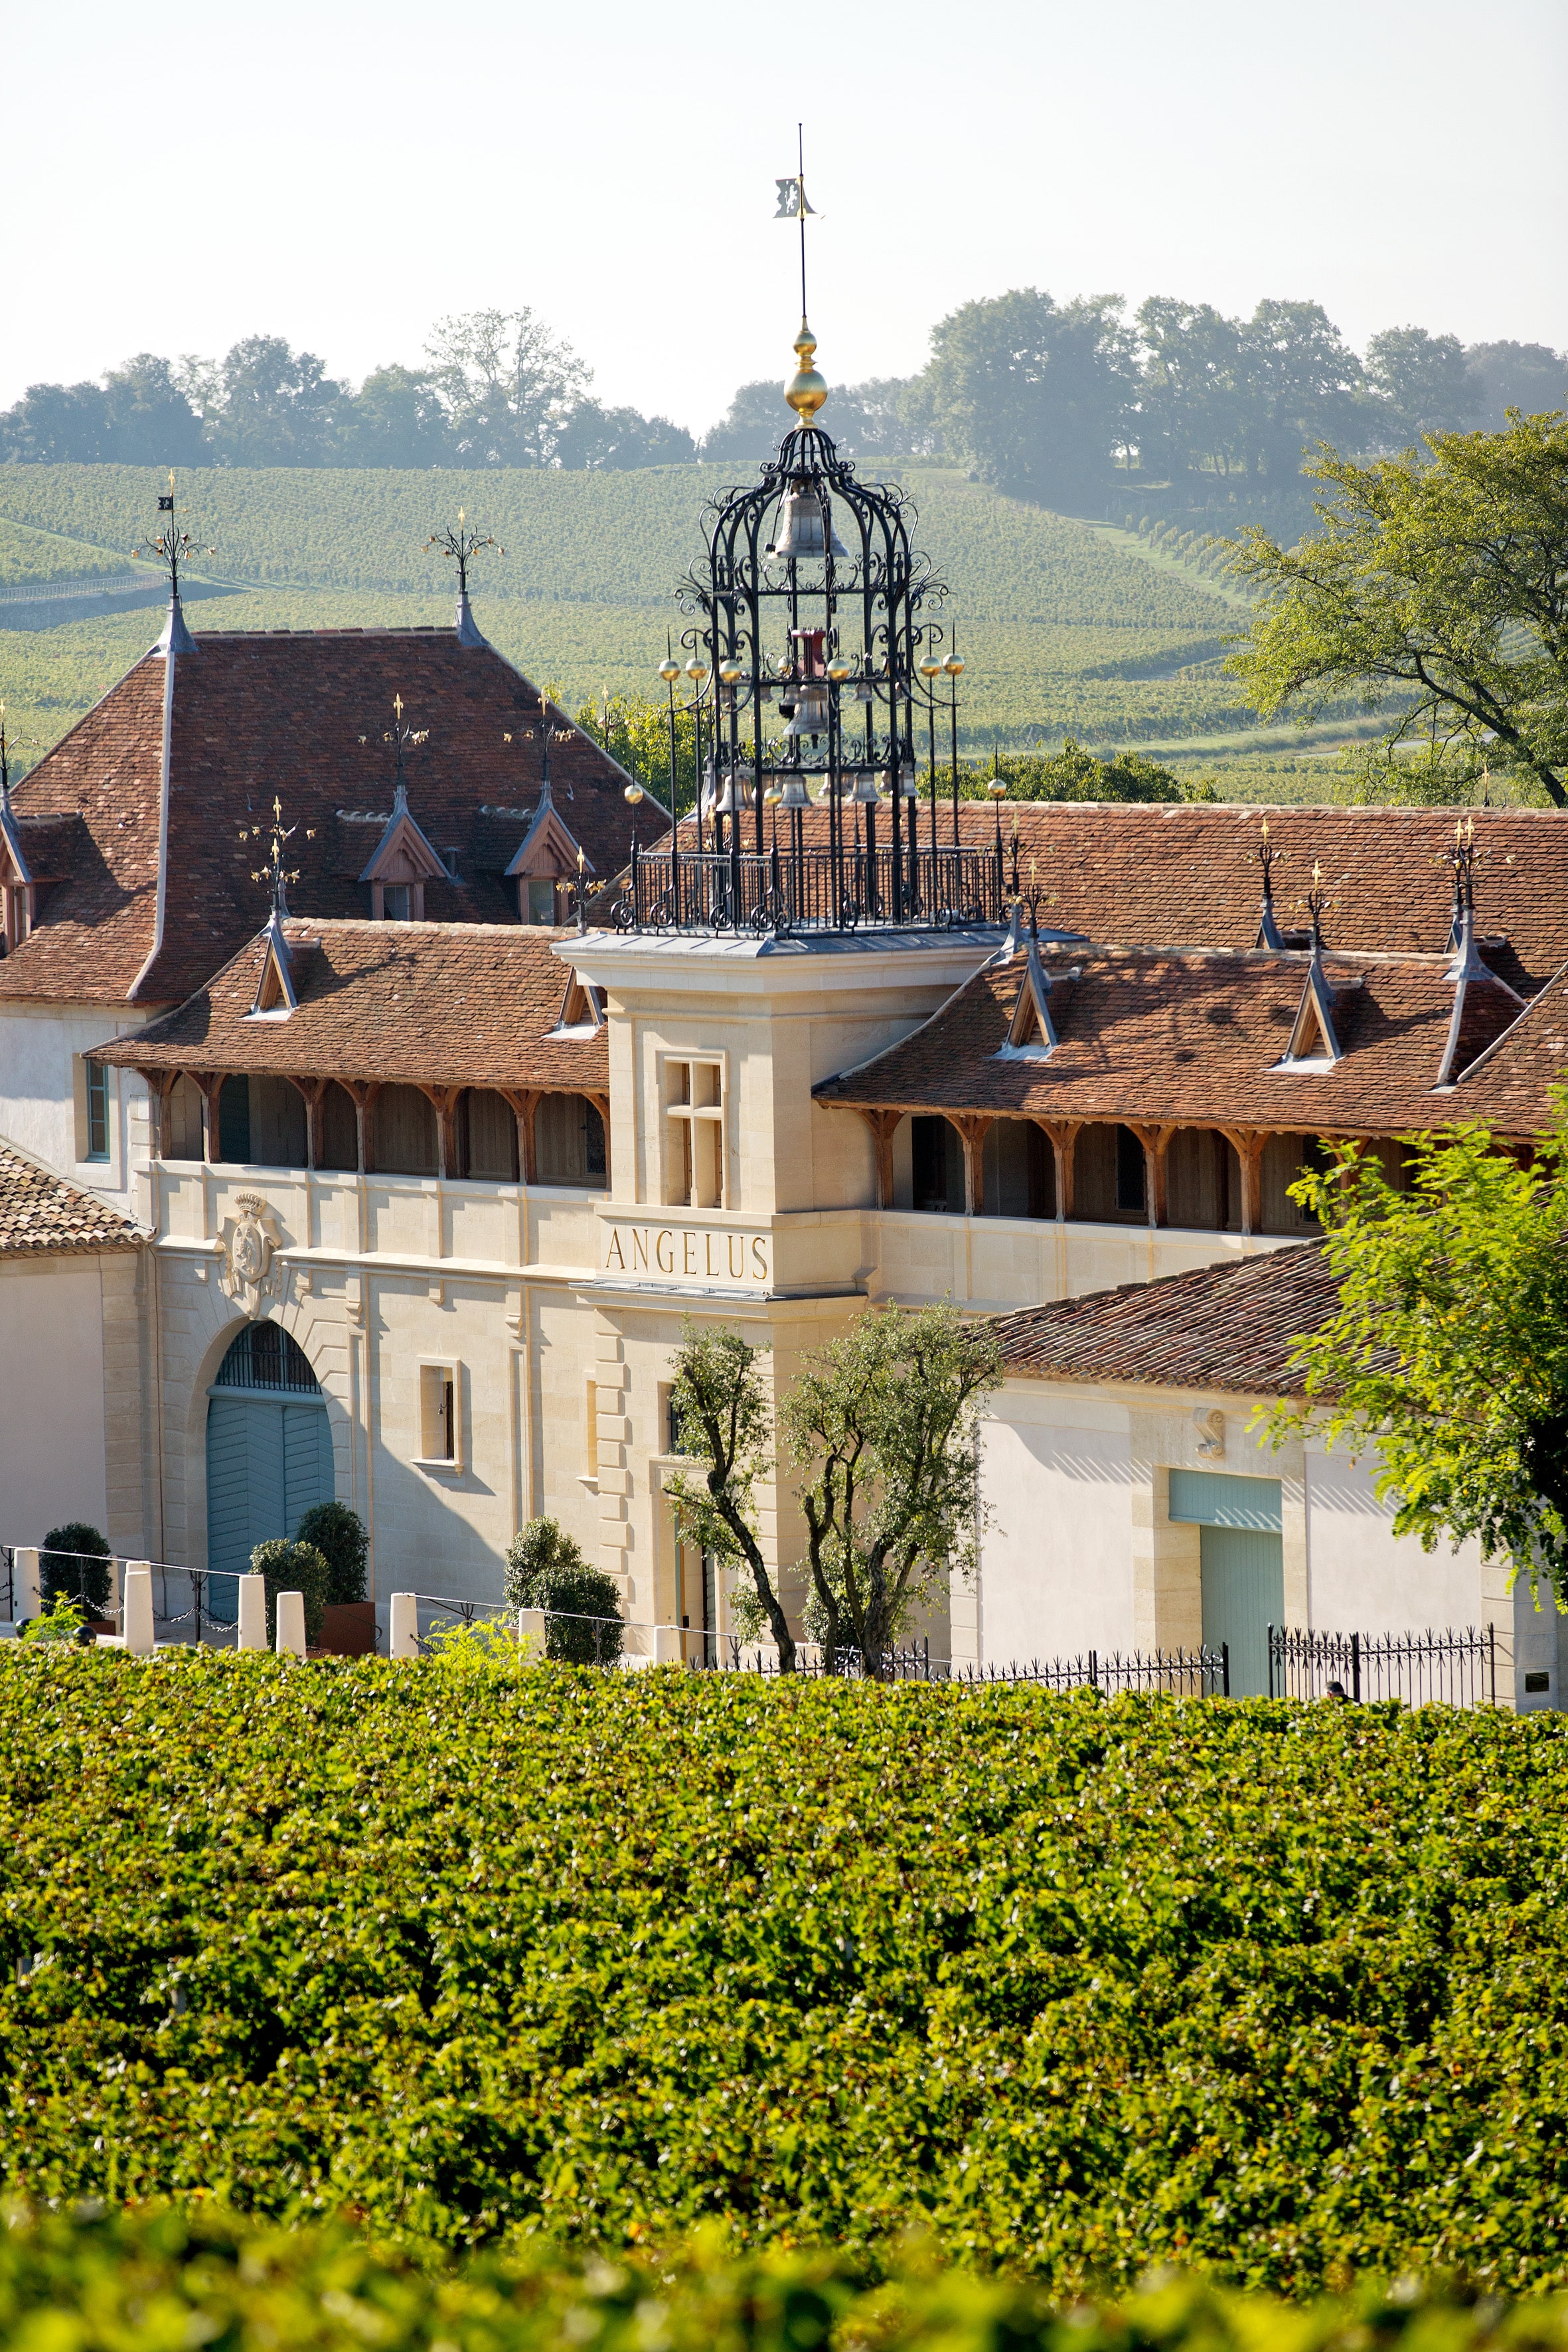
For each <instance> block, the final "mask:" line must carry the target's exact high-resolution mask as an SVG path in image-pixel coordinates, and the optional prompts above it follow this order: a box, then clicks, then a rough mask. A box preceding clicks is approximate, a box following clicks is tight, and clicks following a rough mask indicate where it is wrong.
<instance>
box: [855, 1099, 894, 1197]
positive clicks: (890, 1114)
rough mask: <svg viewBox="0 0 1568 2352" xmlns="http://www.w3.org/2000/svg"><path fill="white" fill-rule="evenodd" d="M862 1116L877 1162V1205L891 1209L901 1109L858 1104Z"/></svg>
mask: <svg viewBox="0 0 1568 2352" xmlns="http://www.w3.org/2000/svg"><path fill="white" fill-rule="evenodd" d="M856 1108H857V1109H858V1110H859V1112H860V1116H861V1118H863V1119H864V1120H865V1122H866V1124H867V1126H868V1128H869V1129H870V1130H871V1150H872V1152H873V1154H874V1156H875V1159H876V1163H877V1206H878V1207H879V1209H890V1208H891V1207H892V1205H893V1138H894V1136H895V1135H896V1134H897V1132H898V1127H899V1121H900V1119H901V1118H902V1117H903V1115H904V1114H903V1112H902V1111H901V1110H888V1109H885V1108H884V1109H878V1110H867V1109H866V1108H864V1107H863V1106H861V1105H859V1104H857V1106H856Z"/></svg>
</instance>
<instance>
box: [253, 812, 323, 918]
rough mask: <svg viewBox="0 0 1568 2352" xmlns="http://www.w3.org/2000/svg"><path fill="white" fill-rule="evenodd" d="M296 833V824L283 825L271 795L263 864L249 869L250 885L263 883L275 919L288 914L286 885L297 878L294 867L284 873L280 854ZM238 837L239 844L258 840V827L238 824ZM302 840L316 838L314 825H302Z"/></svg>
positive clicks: (259, 835) (298, 869)
mask: <svg viewBox="0 0 1568 2352" xmlns="http://www.w3.org/2000/svg"><path fill="white" fill-rule="evenodd" d="M299 830H300V828H299V826H298V825H297V824H289V825H286V824H284V822H283V803H282V802H281V801H280V800H279V798H278V796H277V794H276V793H274V795H273V799H272V823H271V824H270V826H269V827H268V850H267V860H266V863H265V865H262V866H252V868H251V871H250V878H251V880H252V881H253V882H265V883H266V885H267V887H268V895H269V896H270V898H271V900H272V911H273V913H274V914H275V915H277V916H279V917H282V916H284V915H287V913H288V912H289V883H290V882H298V880H299V879H300V868H299V867H298V866H294V867H292V868H290V869H289V870H287V871H286V870H285V868H284V865H283V851H284V847H285V845H286V844H287V843H289V842H290V841H292V840H293V838H294V835H296V834H297V833H298V832H299ZM239 837H240V840H241V842H242V843H245V844H247V845H248V844H249V843H250V842H252V841H259V839H260V838H261V827H260V826H259V825H258V824H253V825H249V826H246V825H241V827H240V829H239ZM305 838H306V840H307V841H314V839H315V838H316V829H315V827H314V825H307V826H306V828H305Z"/></svg>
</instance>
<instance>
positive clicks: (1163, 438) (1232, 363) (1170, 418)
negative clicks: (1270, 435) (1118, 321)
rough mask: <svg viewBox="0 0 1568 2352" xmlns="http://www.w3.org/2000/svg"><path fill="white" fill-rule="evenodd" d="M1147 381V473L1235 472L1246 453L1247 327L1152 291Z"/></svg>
mask: <svg viewBox="0 0 1568 2352" xmlns="http://www.w3.org/2000/svg"><path fill="white" fill-rule="evenodd" d="M1135 323H1136V327H1137V332H1138V339H1139V343H1140V346H1141V358H1142V370H1141V373H1142V386H1141V389H1140V394H1139V403H1138V405H1139V430H1138V446H1139V457H1140V463H1141V466H1142V471H1143V472H1144V473H1146V474H1159V473H1165V472H1169V473H1170V474H1172V475H1178V476H1179V475H1181V474H1183V473H1186V472H1189V471H1191V472H1195V471H1197V470H1198V469H1199V468H1200V467H1202V466H1203V465H1204V463H1205V460H1206V461H1207V463H1208V465H1209V466H1210V467H1212V468H1213V470H1214V471H1215V473H1217V474H1221V475H1225V474H1228V473H1229V472H1230V470H1231V467H1232V466H1233V465H1235V464H1236V463H1237V462H1238V460H1239V457H1240V455H1241V446H1240V443H1241V425H1242V413H1243V404H1242V394H1241V385H1240V381H1239V376H1240V362H1241V330H1240V328H1239V326H1238V325H1237V321H1236V320H1234V319H1226V318H1224V317H1222V316H1221V314H1220V312H1219V311H1217V310H1215V309H1214V307H1213V305H1212V304H1210V303H1207V302H1178V301H1173V300H1172V299H1170V298H1169V297H1168V296H1165V295H1158V294H1156V295H1152V296H1151V297H1150V299H1148V301H1146V302H1143V303H1141V304H1140V305H1139V308H1138V312H1137V318H1136V321H1135Z"/></svg>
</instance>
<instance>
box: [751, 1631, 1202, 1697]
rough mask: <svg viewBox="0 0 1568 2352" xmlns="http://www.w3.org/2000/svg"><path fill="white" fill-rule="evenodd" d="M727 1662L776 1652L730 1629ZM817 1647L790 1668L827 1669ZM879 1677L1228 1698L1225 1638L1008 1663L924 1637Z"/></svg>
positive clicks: (761, 1666)
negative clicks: (979, 1659)
mask: <svg viewBox="0 0 1568 2352" xmlns="http://www.w3.org/2000/svg"><path fill="white" fill-rule="evenodd" d="M727 1646H728V1649H729V1653H730V1655H729V1660H728V1664H729V1667H730V1670H731V1672H733V1673H741V1674H763V1675H776V1674H777V1672H778V1670H779V1669H778V1659H777V1655H776V1653H773V1652H769V1651H767V1650H757V1651H753V1652H752V1653H751V1654H749V1655H748V1654H747V1653H746V1651H745V1650H744V1649H743V1648H742V1644H741V1643H740V1642H739V1641H738V1640H737V1639H736V1637H735V1636H734V1635H731V1637H730V1640H729V1643H728V1644H727ZM828 1671H829V1668H828V1664H827V1660H826V1656H825V1654H823V1652H822V1651H821V1649H820V1648H817V1647H816V1646H814V1645H811V1644H806V1643H803V1644H801V1645H800V1646H799V1647H798V1648H797V1650H796V1652H795V1672H796V1673H797V1674H800V1675H826V1674H827V1673H828ZM862 1672H863V1668H862V1664H861V1659H860V1654H859V1652H858V1650H841V1651H840V1652H839V1653H838V1664H837V1673H838V1674H840V1675H860V1674H861V1673H862ZM882 1679H883V1681H885V1682H925V1683H959V1684H962V1685H964V1686H965V1687H966V1688H971V1687H972V1688H976V1689H977V1688H979V1686H980V1685H982V1684H988V1683H1030V1684H1033V1685H1035V1686H1036V1687H1037V1688H1038V1689H1040V1690H1055V1691H1069V1690H1084V1689H1089V1690H1099V1691H1108V1692H1115V1691H1124V1690H1141V1691H1164V1692H1167V1693H1169V1694H1170V1695H1172V1696H1175V1697H1178V1698H1228V1697H1229V1696H1230V1644H1229V1643H1228V1642H1222V1643H1220V1645H1219V1647H1218V1648H1217V1649H1198V1650H1151V1651H1142V1650H1125V1651H1123V1650H1110V1651H1104V1650H1084V1651H1080V1652H1079V1654H1078V1655H1077V1656H1076V1657H1071V1658H1031V1659H1029V1660H1027V1661H1024V1660H1022V1659H1013V1660H1011V1661H1010V1662H1009V1663H1008V1664H1005V1665H1001V1664H985V1665H973V1664H966V1663H965V1662H964V1661H963V1660H962V1659H952V1658H933V1657H932V1656H931V1643H930V1641H929V1640H927V1641H922V1642H919V1643H911V1644H910V1646H908V1647H906V1648H904V1649H898V1650H889V1651H888V1652H887V1653H886V1654H885V1656H884V1658H883V1661H882Z"/></svg>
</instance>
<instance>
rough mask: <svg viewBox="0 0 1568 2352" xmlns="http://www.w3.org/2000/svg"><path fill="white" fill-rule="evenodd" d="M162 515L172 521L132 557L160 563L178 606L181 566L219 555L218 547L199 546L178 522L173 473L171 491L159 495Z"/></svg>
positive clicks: (136, 549)
mask: <svg viewBox="0 0 1568 2352" xmlns="http://www.w3.org/2000/svg"><path fill="white" fill-rule="evenodd" d="M158 512H159V513H160V514H161V515H167V516H168V518H169V520H168V521H167V522H166V523H160V524H159V526H158V531H157V536H156V537H155V538H154V539H153V540H152V541H150V542H149V543H148V544H147V545H146V546H144V547H133V548H132V551H131V552H132V555H141V556H144V557H146V558H147V559H148V560H149V561H156V562H159V563H161V564H162V565H163V569H164V570H165V571H166V572H167V573H168V575H169V594H170V596H171V597H172V598H173V599H174V603H175V604H178V603H179V600H180V566H181V564H182V563H186V562H189V561H190V559H191V557H192V556H193V555H216V553H217V550H216V547H197V546H196V545H195V542H194V541H193V540H192V538H191V535H190V533H189V532H188V531H184V530H181V529H180V526H179V524H178V523H177V522H176V521H175V520H174V473H173V471H172V470H171V472H170V475H169V487H168V488H167V490H166V491H163V492H161V493H160V494H159V499H158Z"/></svg>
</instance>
